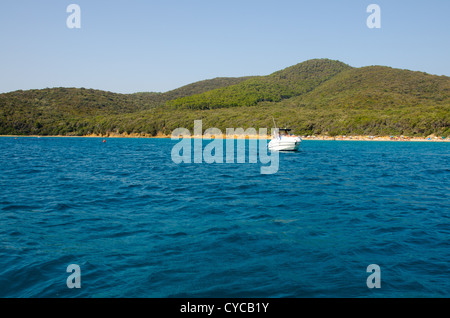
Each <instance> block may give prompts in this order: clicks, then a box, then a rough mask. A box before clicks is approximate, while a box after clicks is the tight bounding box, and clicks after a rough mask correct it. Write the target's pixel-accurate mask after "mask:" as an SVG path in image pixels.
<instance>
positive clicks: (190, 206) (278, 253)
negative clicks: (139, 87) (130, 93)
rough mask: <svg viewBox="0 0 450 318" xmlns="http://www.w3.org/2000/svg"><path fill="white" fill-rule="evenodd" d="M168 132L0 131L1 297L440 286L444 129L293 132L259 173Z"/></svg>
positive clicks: (417, 290)
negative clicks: (337, 134) (438, 137)
mask: <svg viewBox="0 0 450 318" xmlns="http://www.w3.org/2000/svg"><path fill="white" fill-rule="evenodd" d="M179 142H180V141H176V140H171V139H170V138H161V139H158V138H57V137H55V138H53V137H42V138H35V137H1V138H0V297H2V298H41V297H42V298H47V297H50V298H72V297H73V298H78V297H79V298H104V297H106V298H179V297H182V298H184V297H189V298H227V297H230V298H231V297H232V298H241V297H242V298H253V297H255V298H311V297H313V298H329V297H332V298H340V297H345V298H348V297H350V298H424V297H425V298H447V297H449V296H450V265H449V264H450V200H449V194H450V143H443V142H388V141H318V140H304V141H303V142H302V144H301V147H300V151H298V152H291V153H283V152H281V153H279V154H278V156H279V157H278V158H279V166H278V170H277V171H276V173H271V174H263V173H261V167H262V166H264V163H262V162H260V161H259V160H257V162H249V161H250V160H247V161H246V162H239V163H238V162H226V161H225V160H224V162H223V163H219V162H213V163H207V162H205V161H202V162H193V161H192V162H190V163H189V162H175V161H174V160H173V152H172V150H173V149H174V147H175V146H176V145H177V144H179ZM249 143H250V141H247V142H246V144H244V145H243V144H242V143H241V144H239V143H238V142H237V141H235V146H236V147H233V148H235V149H232V151H236V152H237V151H238V150H239V149H240V148H239V147H244V148H245V149H244V150H246V151H247V154H249V149H250V148H251V147H250V145H248V147H247V144H249ZM224 145H225V141H224ZM202 146H203V147H204V148H205V147H207V146H208V142H207V141H203V145H202ZM227 151H230V150H229V149H227ZM260 151H261V150H260Z"/></svg>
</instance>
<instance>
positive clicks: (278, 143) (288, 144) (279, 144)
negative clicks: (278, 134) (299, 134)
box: [268, 139, 301, 151]
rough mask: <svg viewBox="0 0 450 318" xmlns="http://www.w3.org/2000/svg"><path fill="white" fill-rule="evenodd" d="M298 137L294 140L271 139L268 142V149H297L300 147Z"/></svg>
mask: <svg viewBox="0 0 450 318" xmlns="http://www.w3.org/2000/svg"><path fill="white" fill-rule="evenodd" d="M300 142H301V140H300V139H295V140H279V139H272V140H271V141H270V142H269V145H268V147H269V150H271V151H298V149H299V148H300Z"/></svg>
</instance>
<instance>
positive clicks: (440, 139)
mask: <svg viewBox="0 0 450 318" xmlns="http://www.w3.org/2000/svg"><path fill="white" fill-rule="evenodd" d="M0 137H15V138H25V137H28V138H48V137H53V138H54V137H58V138H171V137H172V136H171V135H164V134H157V135H156V136H152V135H150V134H145V133H142V134H137V133H133V134H127V133H124V134H118V133H108V134H89V135H84V136H66V135H64V136H63V135H55V136H39V135H27V136H25V135H0ZM181 137H182V138H194V139H198V138H203V139H207V140H208V139H215V138H222V139H271V137H270V136H267V135H261V136H259V135H226V134H223V135H219V136H217V135H203V136H200V135H185V136H180V138H181ZM299 137H300V138H301V139H302V140H333V141H399V142H401V141H418V142H450V137H447V138H444V137H441V136H435V135H430V136H427V137H411V136H334V137H331V136H323V135H311V136H299Z"/></svg>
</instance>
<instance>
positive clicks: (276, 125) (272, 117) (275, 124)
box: [272, 116, 277, 128]
mask: <svg viewBox="0 0 450 318" xmlns="http://www.w3.org/2000/svg"><path fill="white" fill-rule="evenodd" d="M272 119H273V124H274V125H275V128H277V124H275V118H273V116H272Z"/></svg>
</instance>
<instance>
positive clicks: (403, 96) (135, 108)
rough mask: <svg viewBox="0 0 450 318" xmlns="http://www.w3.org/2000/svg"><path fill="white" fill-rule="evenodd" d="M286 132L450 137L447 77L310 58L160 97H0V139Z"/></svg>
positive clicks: (88, 93)
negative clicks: (196, 129)
mask: <svg viewBox="0 0 450 318" xmlns="http://www.w3.org/2000/svg"><path fill="white" fill-rule="evenodd" d="M272 117H274V118H275V119H276V121H277V123H278V124H279V126H289V127H291V128H293V130H294V132H295V133H297V134H300V135H310V134H323V135H330V136H334V135H408V136H428V135H431V134H435V135H439V136H445V137H448V136H450V77H446V76H436V75H430V74H426V73H423V72H414V71H409V70H400V69H394V68H390V67H386V66H367V67H361V68H354V67H351V66H349V65H346V64H344V63H342V62H339V61H333V60H328V59H315V60H309V61H306V62H303V63H300V64H297V65H294V66H291V67H288V68H286V69H283V70H280V71H277V72H275V73H273V74H270V75H267V76H248V77H236V78H224V77H218V78H215V79H210V80H204V81H200V82H196V83H192V84H189V85H186V86H183V87H180V88H178V89H175V90H172V91H168V92H165V93H153V92H141V93H135V94H117V93H112V92H106V91H100V90H94V89H85V88H47V89H40V90H27V91H15V92H9V93H4V94H0V135H67V136H83V135H90V134H102V135H108V134H111V133H115V134H117V133H118V134H140V135H153V136H154V135H157V134H158V133H159V134H167V135H170V133H171V132H172V130H174V129H175V128H178V127H184V128H188V129H192V128H193V123H194V120H196V119H202V120H203V129H207V128H209V127H217V128H219V129H221V130H222V131H224V132H225V129H226V128H238V127H242V128H248V127H254V128H256V129H258V128H269V129H270V128H271V127H272V126H273V122H272Z"/></svg>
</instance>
